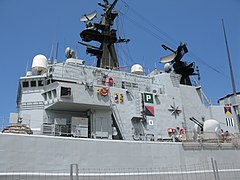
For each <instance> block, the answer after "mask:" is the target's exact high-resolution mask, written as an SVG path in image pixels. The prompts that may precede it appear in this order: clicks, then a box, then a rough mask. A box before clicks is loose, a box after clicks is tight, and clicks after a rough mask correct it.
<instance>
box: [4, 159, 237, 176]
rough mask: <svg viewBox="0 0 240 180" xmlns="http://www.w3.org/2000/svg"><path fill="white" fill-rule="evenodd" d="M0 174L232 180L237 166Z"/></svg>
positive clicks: (77, 168) (216, 163)
mask: <svg viewBox="0 0 240 180" xmlns="http://www.w3.org/2000/svg"><path fill="white" fill-rule="evenodd" d="M52 168H53V169H54V170H50V169H48V170H35V171H31V170H25V171H23V170H22V171H19V170H15V171H0V179H6V180H8V179H9V180H10V179H11V180H20V179H29V180H35V179H38V180H82V179H84V180H105V179H111V180H120V179H124V180H136V179H137V180H158V179H159V180H186V179H189V180H190V179H191V180H192V179H194V180H203V179H207V180H220V179H229V180H236V179H239V176H240V163H239V162H236V161H234V162H219V161H217V160H216V159H214V158H211V159H210V160H209V161H202V162H201V163H200V162H199V163H198V162H196V163H194V164H188V165H186V164H176V162H172V164H171V163H168V164H167V165H166V164H165V165H164V166H160V164H159V166H158V165H155V166H153V167H151V166H150V167H147V166H146V167H138V166H137V165H136V167H132V168H128V167H127V165H126V167H122V168H119V167H110V168H88V167H87V168H84V167H82V166H81V164H71V165H70V169H69V168H66V169H56V168H54V167H52Z"/></svg>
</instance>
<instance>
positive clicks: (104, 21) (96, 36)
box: [79, 0, 129, 69]
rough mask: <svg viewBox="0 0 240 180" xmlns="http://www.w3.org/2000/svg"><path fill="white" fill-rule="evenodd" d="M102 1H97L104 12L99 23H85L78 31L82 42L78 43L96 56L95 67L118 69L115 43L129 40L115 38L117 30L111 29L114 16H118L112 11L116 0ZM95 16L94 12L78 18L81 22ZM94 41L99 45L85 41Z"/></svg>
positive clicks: (88, 20)
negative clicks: (111, 1)
mask: <svg viewBox="0 0 240 180" xmlns="http://www.w3.org/2000/svg"><path fill="white" fill-rule="evenodd" d="M103 2H104V3H103V4H102V3H98V5H99V6H101V7H103V11H104V13H103V14H102V18H101V21H100V23H93V24H92V23H91V24H88V23H86V28H87V29H85V30H83V31H82V32H81V33H80V37H81V38H82V40H83V41H84V42H79V43H80V44H82V45H84V46H86V47H87V49H86V52H87V53H88V54H91V55H93V56H96V57H97V67H101V68H106V69H119V63H118V59H117V54H116V50H115V47H114V44H115V43H121V42H129V40H125V39H121V38H117V34H116V32H117V30H115V29H112V26H113V24H114V20H115V18H116V17H117V16H118V13H117V12H116V11H113V9H114V7H115V5H116V4H117V2H118V0H114V2H113V3H112V4H110V3H109V2H108V0H103ZM95 17H96V12H93V13H91V14H89V15H84V16H83V17H82V18H81V19H80V20H81V21H83V22H90V21H91V20H93V19H94V18H95ZM91 41H96V42H99V43H100V46H99V47H97V46H93V45H90V44H86V43H85V42H91Z"/></svg>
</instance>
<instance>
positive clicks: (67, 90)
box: [61, 87, 71, 97]
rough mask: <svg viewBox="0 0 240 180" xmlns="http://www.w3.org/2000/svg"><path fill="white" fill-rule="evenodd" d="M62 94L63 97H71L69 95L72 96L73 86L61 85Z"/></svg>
mask: <svg viewBox="0 0 240 180" xmlns="http://www.w3.org/2000/svg"><path fill="white" fill-rule="evenodd" d="M61 96H62V97H69V96H71V88H69V87H61Z"/></svg>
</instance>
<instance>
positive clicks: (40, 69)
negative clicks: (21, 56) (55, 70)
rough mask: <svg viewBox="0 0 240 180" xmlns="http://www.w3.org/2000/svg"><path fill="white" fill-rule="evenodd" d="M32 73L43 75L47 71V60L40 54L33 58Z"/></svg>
mask: <svg viewBox="0 0 240 180" xmlns="http://www.w3.org/2000/svg"><path fill="white" fill-rule="evenodd" d="M32 71H33V72H34V73H37V74H41V73H44V72H46V71H47V58H46V56H44V55H42V54H38V55H36V56H35V57H34V58H33V62H32Z"/></svg>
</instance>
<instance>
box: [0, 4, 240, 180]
mask: <svg viewBox="0 0 240 180" xmlns="http://www.w3.org/2000/svg"><path fill="white" fill-rule="evenodd" d="M116 3H117V0H115V1H114V2H113V3H112V4H110V3H109V2H108V1H107V0H105V1H104V4H101V3H99V5H100V6H102V7H103V9H104V13H103V15H102V19H101V22H100V23H93V22H92V20H93V19H94V17H95V16H96V13H95V12H94V13H92V14H90V15H84V16H83V17H82V18H81V21H84V22H85V23H86V29H85V30H83V31H82V32H81V33H80V36H81V38H82V40H83V42H80V43H81V44H82V45H84V46H86V48H87V53H89V54H91V55H94V56H96V57H97V66H96V67H93V66H87V65H85V61H84V60H80V59H78V58H77V57H76V55H75V53H74V51H73V50H72V49H71V48H67V49H66V52H65V54H66V60H65V61H63V62H54V63H52V62H49V61H48V60H47V58H46V57H45V56H43V55H37V56H35V57H34V59H33V64H32V72H28V73H27V74H26V76H23V77H21V78H20V80H19V87H18V95H17V112H18V113H12V114H11V118H10V123H11V124H10V126H8V127H7V128H5V129H4V130H3V132H2V133H1V134H0V152H1V154H2V157H1V161H0V172H10V171H17V172H22V171H23V172H38V171H44V170H61V169H68V168H69V166H70V164H78V167H80V168H96V169H97V168H99V169H111V168H115V169H117V168H126V169H133V168H147V169H151V168H162V167H172V166H179V167H182V166H188V165H192V164H196V163H208V162H211V161H212V160H215V161H216V162H218V163H219V164H221V163H226V162H229V163H237V162H239V161H240V155H239V153H240V151H239V149H240V141H239V136H238V133H239V114H238V111H239V97H238V96H237V95H234V94H233V95H229V96H226V97H225V98H222V99H220V100H219V105H211V104H210V103H209V101H208V100H207V98H206V96H205V95H204V93H203V91H202V88H201V86H200V85H199V84H198V83H195V84H196V85H192V83H191V80H190V76H192V75H197V74H198V72H195V71H194V64H193V63H191V64H186V63H185V62H183V61H182V57H183V56H184V54H186V53H187V52H188V49H187V47H186V45H185V44H180V45H179V46H178V48H177V50H172V49H171V48H169V47H167V46H165V45H163V47H164V48H165V49H168V50H170V51H172V53H173V54H172V55H170V56H167V57H165V58H162V59H161V61H162V62H165V63H166V64H165V66H164V68H165V69H164V71H160V70H157V69H156V70H154V71H152V72H151V73H149V74H147V75H146V74H145V73H144V71H143V67H142V66H141V65H139V64H135V65H133V66H132V68H131V72H130V73H129V72H125V71H121V67H120V66H119V63H118V59H117V55H116V52H115V48H114V44H115V43H122V42H128V41H129V40H125V39H118V38H117V35H116V30H114V29H112V25H113V23H114V19H115V18H116V17H117V15H118V13H117V12H116V11H114V6H115V5H116ZM91 41H95V42H98V43H99V44H100V45H99V47H98V46H93V45H91V44H90V43H91ZM129 171H130V170H129ZM233 171H234V172H237V173H239V169H233ZM223 172H224V173H230V170H229V171H224V169H223ZM0 175H1V173H0ZM3 175H4V177H5V175H6V174H4V173H2V176H3ZM33 176H34V175H33ZM179 176H182V175H181V173H179ZM0 177H1V176H0ZM174 178H178V175H177V176H176V177H174ZM174 178H173V179H174ZM235 178H236V177H233V179H235ZM209 179H211V178H209Z"/></svg>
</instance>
